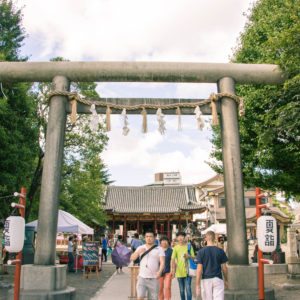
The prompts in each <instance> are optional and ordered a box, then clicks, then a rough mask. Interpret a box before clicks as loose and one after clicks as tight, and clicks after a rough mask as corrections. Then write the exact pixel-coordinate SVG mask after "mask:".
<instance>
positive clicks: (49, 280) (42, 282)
mask: <svg viewBox="0 0 300 300" xmlns="http://www.w3.org/2000/svg"><path fill="white" fill-rule="evenodd" d="M9 299H13V290H10V291H9ZM35 299H36V300H38V299H45V300H46V299H53V300H73V299H75V288H72V287H67V266H66V265H57V266H41V265H23V266H22V272H21V289H20V300H35Z"/></svg>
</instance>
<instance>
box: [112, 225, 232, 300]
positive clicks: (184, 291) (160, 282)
mask: <svg viewBox="0 0 300 300" xmlns="http://www.w3.org/2000/svg"><path fill="white" fill-rule="evenodd" d="M204 244H205V245H198V247H197V245H196V244H195V243H194V242H193V241H189V239H188V237H187V236H186V233H185V232H178V233H177V235H176V239H174V240H172V241H170V240H169V239H168V238H167V237H161V238H160V239H159V240H158V239H157V238H156V237H155V234H154V233H153V232H151V231H148V232H146V233H145V236H144V240H143V241H142V240H141V239H140V238H139V236H138V234H135V236H134V238H133V239H132V241H131V249H132V254H131V257H130V260H131V261H132V262H133V264H134V265H138V266H139V267H140V269H139V275H138V280H137V286H136V291H137V297H138V298H137V299H138V300H139V299H144V298H146V297H148V298H147V299H159V300H170V299H172V280H173V279H174V278H176V279H177V282H178V286H179V291H180V298H181V300H191V299H192V280H193V278H195V280H196V282H195V287H196V290H195V293H196V295H197V296H200V295H201V296H202V299H203V300H210V299H214V300H218V299H224V287H225V285H226V284H227V267H226V262H227V256H226V254H225V252H224V250H223V249H221V248H220V247H219V246H216V245H217V243H216V236H215V233H214V232H212V231H209V232H207V233H206V235H205V238H204ZM121 245H124V243H123V241H122V236H119V237H118V239H117V241H116V242H115V243H114V247H119V246H121ZM221 246H222V243H221ZM122 267H123V266H121V265H118V266H117V265H116V268H117V271H118V273H122Z"/></svg>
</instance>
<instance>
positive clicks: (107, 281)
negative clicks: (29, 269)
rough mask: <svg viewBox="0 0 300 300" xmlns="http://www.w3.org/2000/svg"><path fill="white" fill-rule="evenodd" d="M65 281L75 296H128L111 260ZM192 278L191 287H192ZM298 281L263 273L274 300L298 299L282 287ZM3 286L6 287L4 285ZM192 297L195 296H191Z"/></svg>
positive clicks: (3, 291)
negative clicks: (91, 272)
mask: <svg viewBox="0 0 300 300" xmlns="http://www.w3.org/2000/svg"><path fill="white" fill-rule="evenodd" d="M10 268H12V267H10ZM9 271H10V275H0V300H5V299H7V296H6V295H7V291H8V289H9V287H8V286H9V285H11V284H12V282H13V276H12V274H13V270H12V269H10V270H9ZM67 281H68V285H69V286H72V287H75V288H76V293H77V299H79V300H88V299H93V300H100V299H101V300H102V299H105V300H123V299H124V300H125V299H126V300H128V296H129V295H130V277H129V271H128V269H126V268H125V269H124V274H122V275H118V274H116V273H115V268H114V266H113V265H112V264H111V263H106V264H104V265H103V270H102V272H101V273H100V277H99V279H98V278H97V277H96V276H95V275H94V276H93V277H91V278H89V279H85V278H84V277H83V276H82V273H75V274H70V273H68V276H67ZM194 281H195V280H193V291H194ZM287 282H289V283H291V284H293V285H298V287H299V285H300V280H287V278H286V275H285V274H281V275H266V279H265V284H266V287H272V288H274V289H275V294H276V299H278V300H299V299H300V290H286V289H283V285H284V284H285V283H287ZM5 286H7V287H5ZM172 293H173V296H172V300H179V299H180V298H179V290H178V285H177V281H176V280H173V284H172ZM193 299H196V298H195V297H194V298H193Z"/></svg>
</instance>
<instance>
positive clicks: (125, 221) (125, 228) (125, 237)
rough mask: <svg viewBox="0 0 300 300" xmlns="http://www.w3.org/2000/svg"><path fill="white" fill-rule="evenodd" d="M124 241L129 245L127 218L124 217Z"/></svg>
mask: <svg viewBox="0 0 300 300" xmlns="http://www.w3.org/2000/svg"><path fill="white" fill-rule="evenodd" d="M123 241H124V242H125V243H127V217H126V216H125V217H124V227H123Z"/></svg>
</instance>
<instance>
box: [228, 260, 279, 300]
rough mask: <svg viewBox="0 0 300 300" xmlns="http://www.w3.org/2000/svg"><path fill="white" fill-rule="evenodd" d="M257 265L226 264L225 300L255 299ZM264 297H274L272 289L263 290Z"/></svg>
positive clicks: (256, 296) (256, 294) (271, 299)
mask: <svg viewBox="0 0 300 300" xmlns="http://www.w3.org/2000/svg"><path fill="white" fill-rule="evenodd" d="M257 299H258V267H257V266H256V265H250V266H245V265H228V290H226V291H225V300H257ZM265 299H266V300H273V299H275V293H274V290H273V289H266V290H265Z"/></svg>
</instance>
